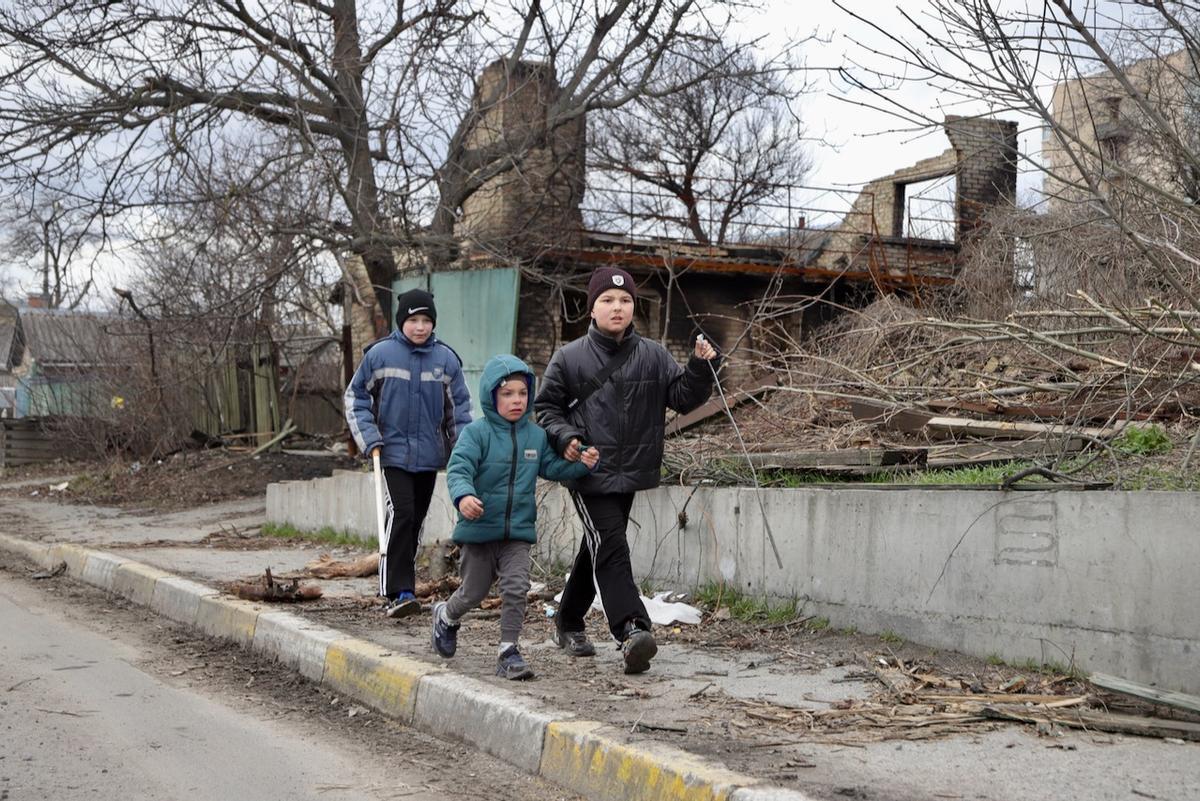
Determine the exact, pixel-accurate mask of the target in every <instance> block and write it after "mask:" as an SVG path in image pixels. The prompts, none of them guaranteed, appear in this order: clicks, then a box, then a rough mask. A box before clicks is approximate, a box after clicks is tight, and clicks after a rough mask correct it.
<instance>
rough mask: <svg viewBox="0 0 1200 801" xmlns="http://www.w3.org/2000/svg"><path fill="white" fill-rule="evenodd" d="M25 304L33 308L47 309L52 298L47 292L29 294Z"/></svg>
mask: <svg viewBox="0 0 1200 801" xmlns="http://www.w3.org/2000/svg"><path fill="white" fill-rule="evenodd" d="M25 305H26V306H28V307H29V308H31V309H47V308H49V307H50V298H49V296H47V295H46V294H45V293H42V292H39V293H37V294H36V295H35V294H33V293H30V294H29V297H28V298H27V299H26V301H25Z"/></svg>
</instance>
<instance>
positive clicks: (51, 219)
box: [0, 193, 104, 309]
mask: <svg viewBox="0 0 1200 801" xmlns="http://www.w3.org/2000/svg"><path fill="white" fill-rule="evenodd" d="M33 200H34V202H33V203H32V204H30V205H29V206H28V207H22V206H18V207H17V208H16V209H15V210H13V211H12V212H10V213H9V214H8V215H6V219H5V220H4V221H3V222H2V223H0V224H2V225H3V226H4V231H5V236H4V239H3V246H4V251H5V252H4V257H5V259H6V260H7V261H8V262H9V264H10V266H11V267H12V268H14V269H21V268H25V269H28V270H29V271H30V272H31V273H32V274H33V276H34V280H35V283H34V286H35V287H36V288H37V289H38V290H40V292H41V295H42V297H43V298H44V299H45V302H46V305H47V306H49V307H50V308H52V309H57V308H60V307H61V308H68V309H74V308H76V307H77V306H79V304H80V303H82V302H83V301H84V300H85V299H86V298H87V297H88V294H89V293H90V292H91V290H92V288H93V286H94V284H95V270H96V257H97V255H98V254H99V252H100V247H101V245H102V243H103V239H104V237H103V235H102V234H101V233H100V232H99V231H97V230H96V228H97V223H96V221H95V219H94V217H93V215H92V214H91V213H90V212H89V211H88V210H87V209H85V208H81V207H80V204H79V203H78V201H75V200H73V199H72V198H70V197H67V196H64V195H63V194H61V193H49V194H47V195H39V196H37V197H35V198H33Z"/></svg>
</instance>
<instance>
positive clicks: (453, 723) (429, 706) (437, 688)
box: [413, 675, 564, 773]
mask: <svg viewBox="0 0 1200 801" xmlns="http://www.w3.org/2000/svg"><path fill="white" fill-rule="evenodd" d="M563 718H564V716H563V715H562V714H557V715H556V714H554V713H551V712H548V711H545V710H544V709H542V708H541V707H540V705H538V704H537V703H535V702H533V701H532V700H531V699H530V698H529V697H528V696H519V695H515V694H512V693H506V692H504V691H503V690H497V689H496V688H495V687H492V686H490V685H487V684H484V683H483V682H480V681H476V680H474V679H470V678H466V677H464V676H460V675H432V676H425V677H424V678H422V679H421V686H420V690H419V691H418V693H417V703H416V708H415V711H414V714H413V725H414V726H415V727H416V728H418V729H421V730H423V731H427V732H430V733H431V734H434V735H437V736H438V737H450V738H453V739H455V740H460V741H462V742H465V743H470V744H471V745H473V746H475V747H476V748H479V749H480V750H483V751H486V752H487V753H489V754H492V755H493V756H498V757H500V758H501V759H503V760H504V761H505V762H508V763H511V764H513V765H516V766H517V767H520V768H523V769H525V770H527V771H529V772H530V773H537V771H538V766H539V765H540V764H541V761H542V741H543V737H544V735H545V733H546V726H547V725H549V724H550V722H551V721H553V720H563Z"/></svg>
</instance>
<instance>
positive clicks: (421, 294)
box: [396, 289, 437, 326]
mask: <svg viewBox="0 0 1200 801" xmlns="http://www.w3.org/2000/svg"><path fill="white" fill-rule="evenodd" d="M414 314H427V315H429V319H430V320H433V324H434V326H437V309H435V308H434V306H433V295H431V294H430V293H428V292H426V291H425V290H424V289H410V290H408V291H407V292H404V293H402V294H400V295H397V296H396V325H397V326H403V325H404V321H405V320H407V319H408V318H409V317H412V316H413V315H414Z"/></svg>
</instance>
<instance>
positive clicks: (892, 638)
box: [879, 629, 904, 645]
mask: <svg viewBox="0 0 1200 801" xmlns="http://www.w3.org/2000/svg"><path fill="white" fill-rule="evenodd" d="M879 639H881V640H883V641H884V642H886V643H887V644H888V645H903V644H904V638H903V637H901V636H900V635H899V634H897V633H896V632H894V631H892V630H891V629H887V630H886V631H884V632H883V633H881V634H880V635H879Z"/></svg>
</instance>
